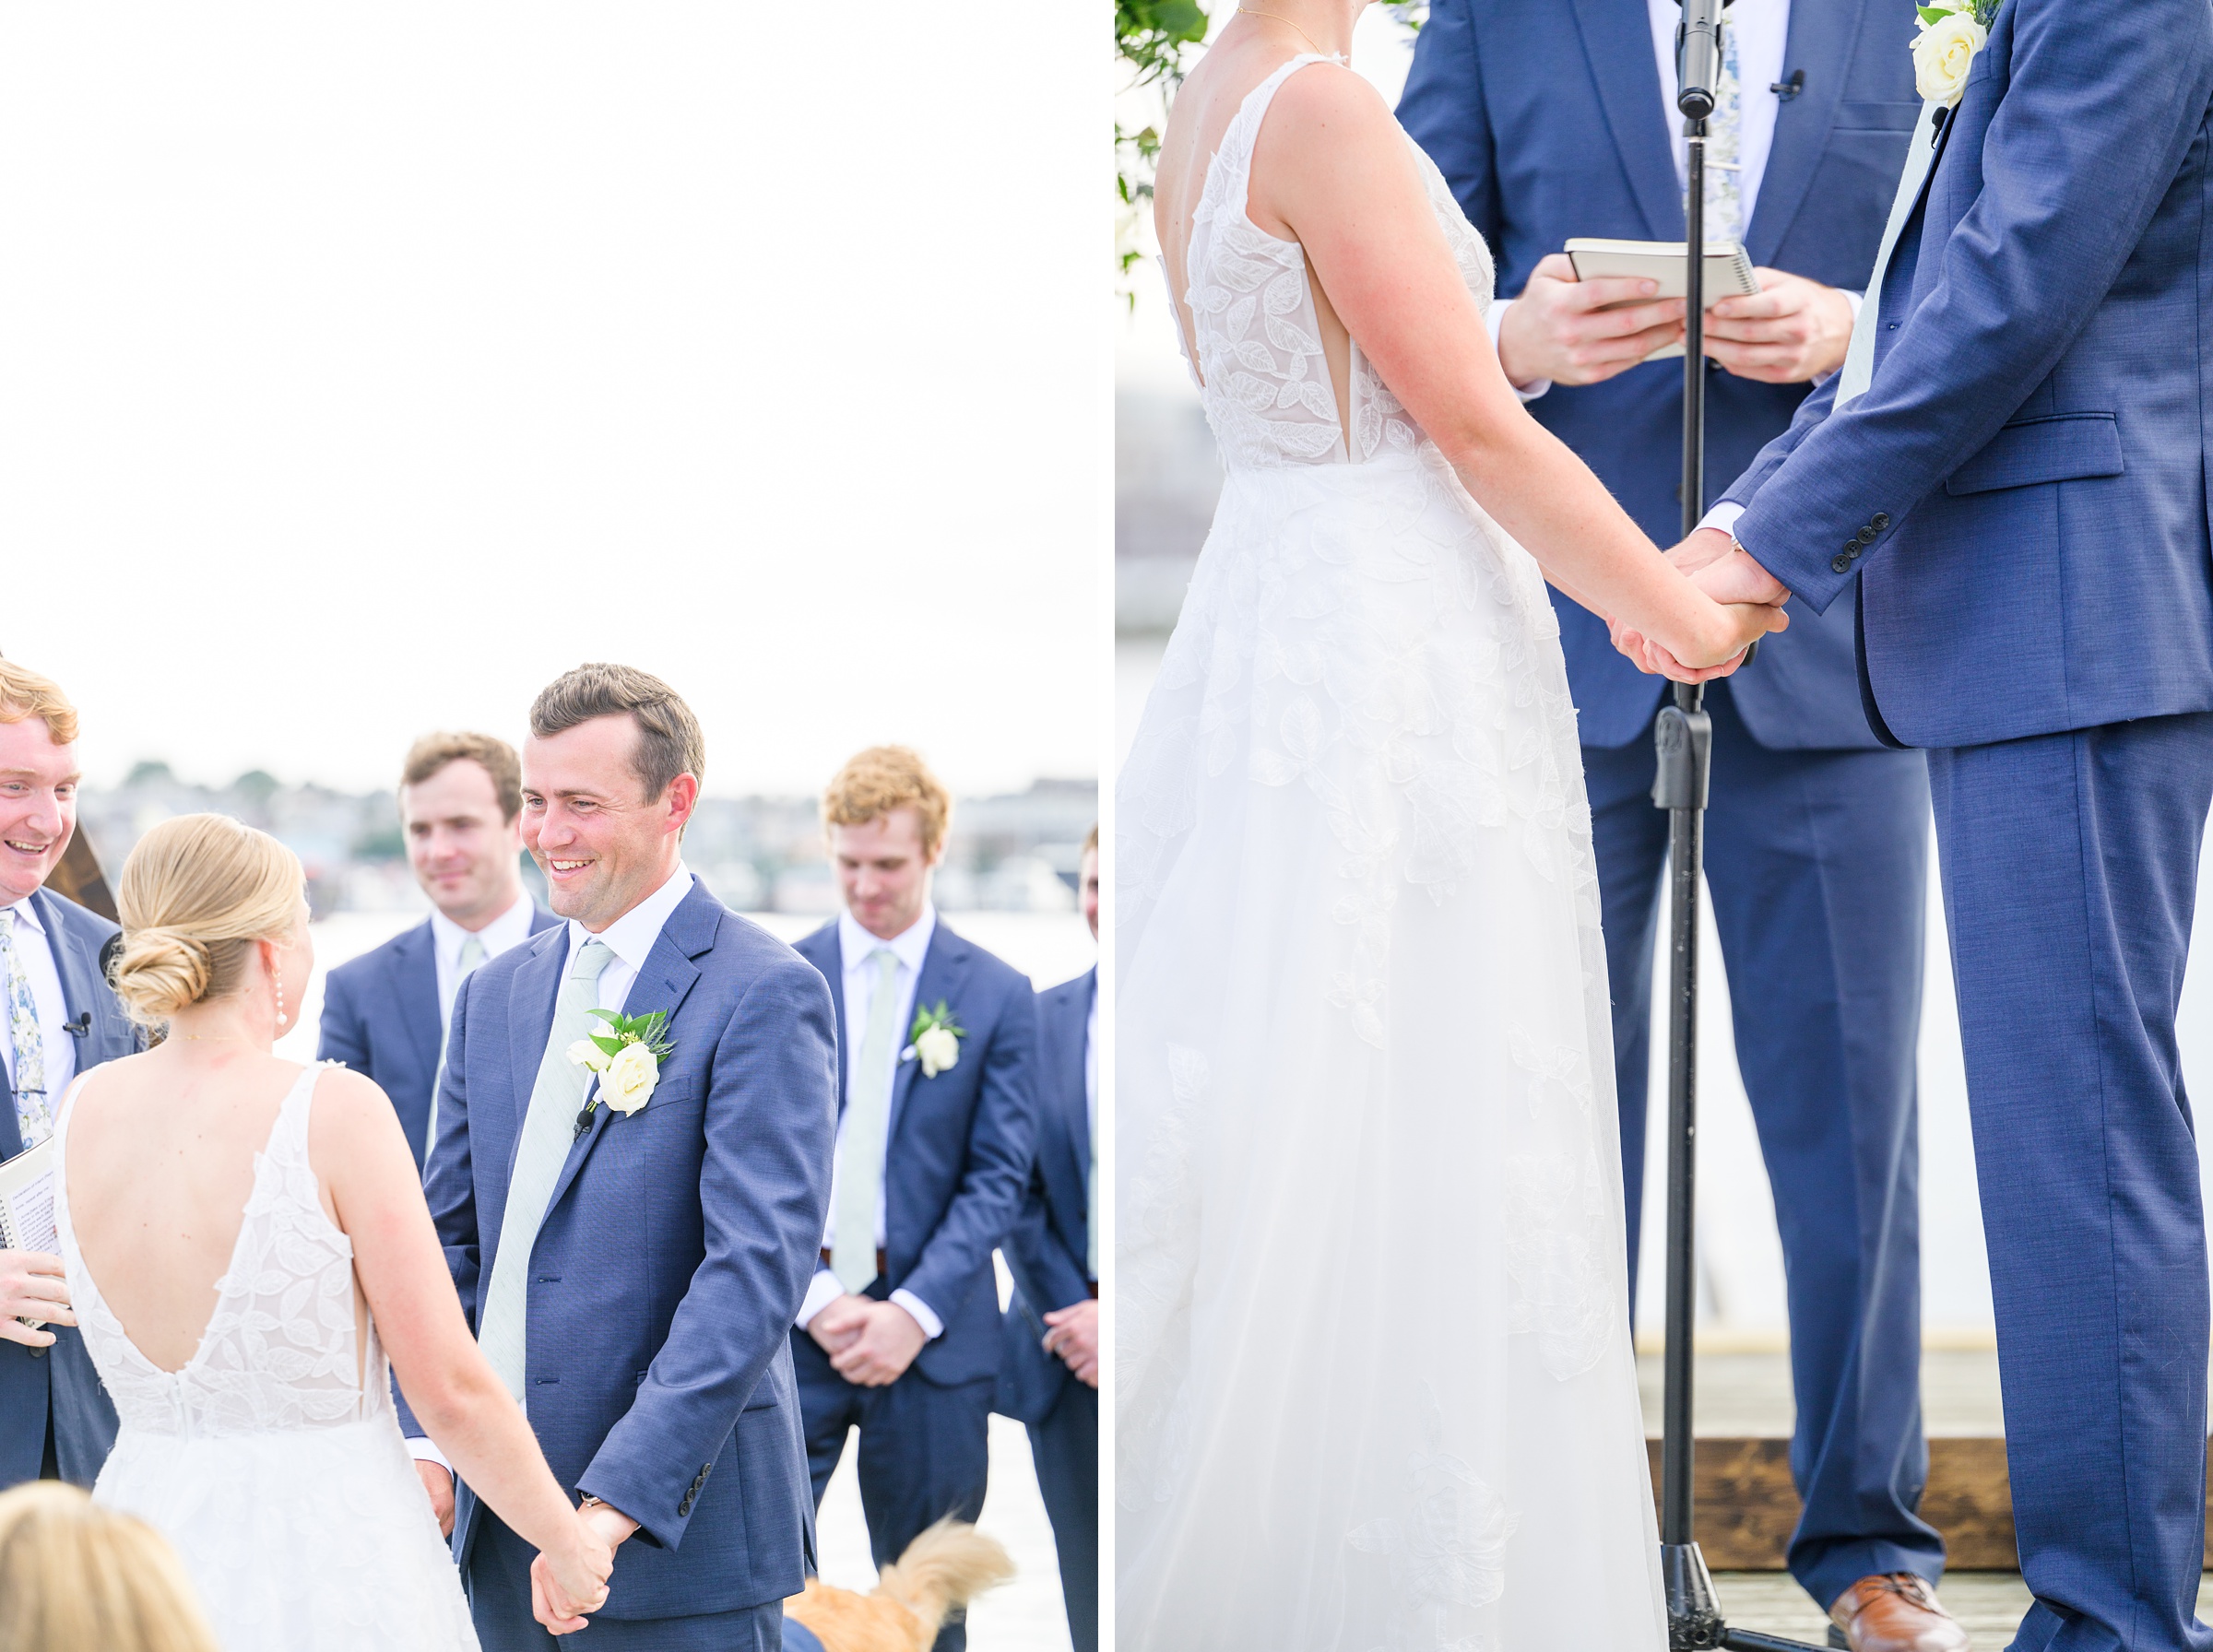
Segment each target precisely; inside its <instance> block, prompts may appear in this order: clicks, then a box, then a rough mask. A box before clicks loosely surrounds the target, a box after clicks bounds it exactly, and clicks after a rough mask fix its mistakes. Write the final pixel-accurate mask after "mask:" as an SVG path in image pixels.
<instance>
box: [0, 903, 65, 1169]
mask: <svg viewBox="0 0 2213 1652" xmlns="http://www.w3.org/2000/svg"><path fill="white" fill-rule="evenodd" d="M15 930H16V914H15V912H14V910H13V909H12V908H11V909H10V910H8V911H6V912H0V985H5V986H6V989H7V999H6V1002H7V1038H8V1043H9V1044H12V1045H14V1047H15V1052H16V1082H15V1091H16V1126H17V1127H18V1129H19V1130H21V1131H22V1133H23V1145H24V1146H25V1147H27V1148H31V1147H36V1146H38V1145H39V1143H40V1142H41V1141H43V1140H45V1139H46V1138H47V1137H49V1136H51V1135H53V1112H52V1111H51V1110H50V1109H49V1107H48V1106H47V1103H46V1045H45V1043H44V1041H43V1040H42V1039H41V1037H40V1035H39V1005H38V1000H37V999H36V998H34V997H31V996H30V970H28V969H26V968H25V967H24V964H23V961H22V958H21V957H20V956H19V955H18V950H17V947H16V938H15Z"/></svg>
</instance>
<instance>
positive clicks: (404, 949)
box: [315, 907, 561, 1169]
mask: <svg viewBox="0 0 2213 1652" xmlns="http://www.w3.org/2000/svg"><path fill="white" fill-rule="evenodd" d="M560 922H561V920H560V919H559V918H557V917H555V916H554V915H553V914H551V913H550V912H547V911H546V910H545V909H544V908H542V907H533V908H532V909H531V913H530V933H531V934H533V935H536V934H538V933H539V932H540V931H541V930H546V929H550V928H552V927H553V926H555V925H557V924H559V923H560ZM435 946H436V943H435V941H434V939H433V938H432V932H431V925H430V920H429V919H427V918H426V919H424V920H423V921H422V922H421V923H420V924H418V925H417V926H415V927H414V928H412V929H409V930H407V931H405V932H403V933H401V934H399V935H396V936H394V937H393V938H391V939H390V940H388V941H386V942H385V944H384V945H383V946H381V947H378V948H377V949H376V950H374V951H372V952H364V953H362V954H361V956H360V957H359V958H354V959H349V960H348V961H347V962H344V963H341V964H340V965H338V967H337V969H335V970H333V971H331V972H330V973H329V974H328V975H327V976H325V978H324V982H323V1027H322V1032H321V1034H320V1043H319V1045H318V1047H317V1049H316V1051H315V1056H316V1059H318V1060H321V1061H339V1062H343V1063H345V1065H346V1066H348V1067H349V1068H353V1070H354V1071H355V1072H357V1073H362V1074H365V1075H366V1076H367V1077H369V1078H370V1079H372V1080H375V1082H376V1085H377V1087H378V1088H379V1089H381V1090H382V1091H384V1092H385V1094H386V1095H388V1096H390V1097H391V1098H392V1110H393V1111H394V1112H395V1113H397V1114H398V1115H399V1124H400V1128H401V1129H403V1130H405V1131H406V1132H407V1133H408V1146H409V1147H410V1148H412V1149H413V1150H415V1164H416V1168H417V1169H420V1168H421V1166H422V1155H423V1150H424V1148H425V1147H426V1146H427V1145H428V1143H427V1142H425V1141H424V1139H423V1137H424V1134H425V1132H426V1131H427V1130H428V1128H429V1127H430V1122H431V1087H432V1085H433V1084H435V1083H436V1082H437V1081H438V1041H439V1034H440V1028H439V1025H438V958H437V953H436V951H435Z"/></svg>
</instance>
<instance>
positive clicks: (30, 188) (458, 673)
mask: <svg viewBox="0 0 2213 1652" xmlns="http://www.w3.org/2000/svg"><path fill="white" fill-rule="evenodd" d="M1103 27H1104V24H1103V18H1101V17H1100V16H1098V15H1095V9H1094V8H1093V7H1091V6H1079V5H1071V4H1067V3H1065V0H1028V3H1027V4H1025V5H1023V6H1018V7H1012V8H1001V9H1000V10H998V11H996V12H989V13H986V14H977V15H976V18H974V19H973V20H971V18H970V17H969V15H968V14H966V13H961V12H957V11H955V12H948V11H947V10H946V9H945V8H943V7H941V6H918V5H915V4H913V3H912V0H845V3H843V4H840V5H837V6H799V5H777V6H771V5H765V4H758V3H755V4H747V5H743V6H731V5H728V4H727V3H723V4H716V5H712V6H705V5H686V4H665V3H660V0H657V4H655V5H653V6H600V5H594V6H584V5H578V4H563V3H555V4H539V5H534V6H527V7H525V6H478V5H458V6H456V5H455V4H452V3H451V0H447V3H445V4H441V5H437V6H416V5H410V4H392V3H389V0H385V3H380V4H378V5H375V6H368V5H348V6H297V5H291V4H286V5H242V4H234V3H223V0H217V3H212V4H203V5H197V6H191V7H179V6H168V5H163V6H148V5H111V6H99V7H74V6H71V7H65V6H27V5H13V6H6V7H4V8H0V651H5V653H6V655H8V656H9V657H11V658H15V659H19V660H22V661H24V662H25V663H27V664H30V665H32V666H35V667H38V668H40V669H41V670H44V671H46V672H48V673H49V674H51V675H53V676H54V677H56V678H59V679H60V680H61V681H62V683H63V684H64V686H65V688H66V689H67V690H68V691H69V692H70V694H71V695H72V696H73V697H74V698H75V699H76V700H77V702H78V703H79V705H80V706H81V708H82V710H83V711H84V714H85V735H84V739H83V750H84V755H85V758H86V761H87V765H88V772H89V774H90V775H91V777H92V778H93V779H94V780H96V781H101V780H112V779H114V778H116V777H118V776H119V775H120V774H121V773H122V772H123V771H124V769H125V768H126V767H127V766H128V765H129V764H130V763H131V762H132V761H134V760H136V759H138V758H142V757H158V758H162V759H166V760H167V761H170V762H171V763H172V764H173V765H174V766H175V767H176V768H177V769H178V771H179V772H180V773H183V774H185V775H186V776H187V777H189V778H195V779H205V780H209V781H217V782H219V781H224V780H228V779H229V778H231V776H232V775H234V774H236V773H239V772H241V771H242V770H244V769H246V768H249V767H255V766H258V767H263V768H266V769H269V770H271V771H272V772H274V773H277V774H278V775H279V776H280V777H282V778H284V779H287V780H311V779H312V780H320V781H324V782H326V783H330V784H334V785H344V786H349V787H361V786H369V785H385V784H389V783H390V781H391V778H392V773H393V770H394V769H395V767H396V763H397V761H398V758H399V755H400V752H401V751H402V749H404V748H405V746H406V744H407V743H408V740H409V739H410V738H411V737H414V736H415V735H416V734H418V733H420V732H421V731H423V730H425V729H428V728H432V727H440V726H448V727H450V726H476V727H484V728H489V729H491V730H492V731H494V732H499V733H504V734H507V735H510V736H515V735H517V734H519V731H520V729H521V726H522V722H523V717H524V714H525V711H526V709H527V705H528V702H529V700H530V697H531V695H532V694H533V693H534V692H535V691H536V690H537V689H538V687H540V686H541V685H542V684H543V683H545V682H546V681H547V680H549V679H550V678H552V677H553V676H554V675H556V674H557V673H558V672H560V671H561V670H562V669H563V668H565V667H568V666H571V665H574V664H575V663H576V662H578V661H580V660H585V659H595V658H605V659H618V660H622V661H626V662H629V663H632V664H634V665H638V666H642V667H646V668H648V669H650V670H654V671H657V672H659V673H661V674H662V675H664V676H665V677H667V678H669V680H670V681H671V682H672V683H674V684H675V685H676V686H677V688H678V689H679V690H680V691H681V692H683V693H684V694H685V695H686V696H687V697H688V698H689V699H690V700H691V702H692V704H693V706H694V707H695V709H696V710H697V711H698V712H699V714H700V715H701V718H702V720H703V722H704V724H705V726H706V731H707V738H708V752H709V773H708V786H709V789H710V790H712V791H717V792H751V791H805V790H811V789H812V788H813V787H814V786H816V785H819V784H820V783H821V781H822V780H823V779H824V778H825V777H826V776H827V774H828V773H829V772H830V771H831V770H832V769H834V767H835V765H836V763H837V762H838V761H840V760H841V759H842V758H843V757H844V756H846V754H847V752H848V751H850V750H851V749H854V748H857V747H858V746H860V745H863V744H867V743H870V742H873V741H876V740H881V739H900V740H905V741H909V742H911V743H914V744H916V745H918V746H920V747H921V748H922V749H924V750H925V751H926V752H927V753H928V754H929V756H930V757H931V758H932V759H933V760H934V761H935V762H936V763H937V764H938V766H939V767H940V768H941V771H942V772H943V773H945V775H946V778H947V779H948V780H949V781H950V782H951V783H952V784H953V786H954V787H955V789H956V790H958V791H961V792H964V793H968V794H975V793H977V792H983V791H990V790H996V789H1001V788H1016V787H1020V786H1022V785H1026V784H1027V783H1028V782H1029V780H1030V779H1032V778H1033V777H1035V776H1036V775H1039V774H1058V775H1074V776H1084V775H1092V774H1095V773H1098V772H1099V770H1100V768H1101V767H1102V762H1103V760H1102V755H1101V753H1102V750H1103V749H1104V739H1103V736H1104V730H1105V722H1104V720H1105V717H1106V710H1105V707H1106V702H1107V671H1108V663H1109V658H1110V655H1109V643H1108V641H1107V631H1106V609H1105V605H1104V603H1103V601H1102V591H1103V588H1104V581H1105V580H1106V579H1107V577H1108V576H1107V568H1106V555H1107V546H1108V544H1109V530H1108V523H1107V513H1108V510H1109V492H1108V481H1109V466H1110V463H1111V454H1110V443H1111V434H1110V425H1109V414H1108V407H1109V395H1110V392H1109V389H1108V379H1109V373H1110V360H1111V351H1112V340H1111V337H1110V336H1109V330H1108V329H1107V328H1106V327H1104V326H1102V325H1101V313H1100V306H1099V299H1098V295H1099V293H1100V292H1101V291H1102V290H1103V289H1104V286H1105V284H1106V283H1107V280H1108V278H1109V275H1108V261H1109V258H1110V253H1111V241H1110V225H1109V221H1108V219H1109V215H1108V212H1107V206H1106V203H1107V191H1108V188H1109V183H1110V178H1111V172H1110V166H1111V159H1110V157H1109V155H1108V146H1107V142H1106V138H1105V124H1106V119H1107V111H1108V103H1109V99H1110V97H1111V94H1112V84H1113V83H1112V78H1111V75H1110V73H1109V71H1108V69H1107V65H1106V61H1105V59H1106V53H1105V47H1104V36H1103V33H1102V29H1103Z"/></svg>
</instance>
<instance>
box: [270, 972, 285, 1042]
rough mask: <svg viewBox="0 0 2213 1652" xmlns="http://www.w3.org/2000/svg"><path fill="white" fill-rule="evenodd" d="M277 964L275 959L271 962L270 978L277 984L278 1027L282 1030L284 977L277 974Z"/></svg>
mask: <svg viewBox="0 0 2213 1652" xmlns="http://www.w3.org/2000/svg"><path fill="white" fill-rule="evenodd" d="M276 962H277V961H276V960H275V959H274V958H272V959H270V960H269V964H270V969H269V978H270V979H271V980H273V981H274V982H276V983H277V1025H278V1029H279V1030H281V1029H282V1028H283V1026H284V977H283V976H282V975H280V974H278V973H277V969H276V967H275V966H276Z"/></svg>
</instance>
